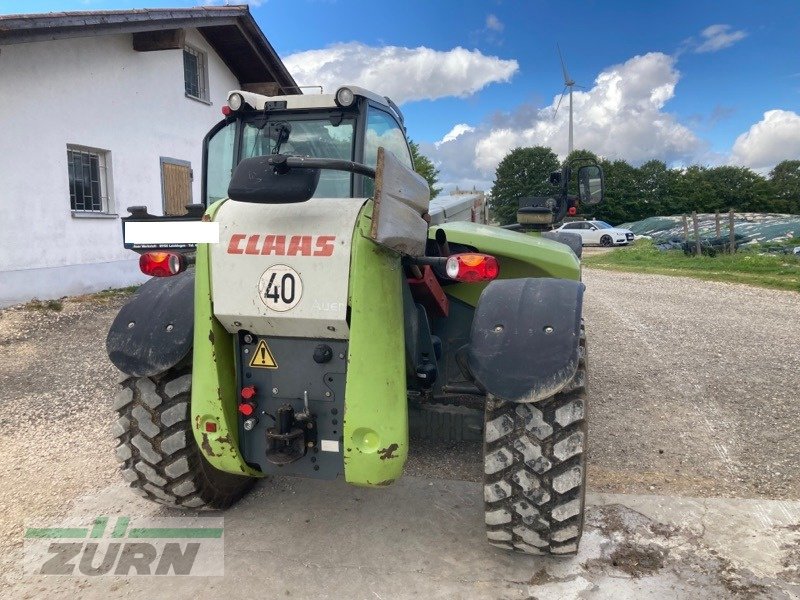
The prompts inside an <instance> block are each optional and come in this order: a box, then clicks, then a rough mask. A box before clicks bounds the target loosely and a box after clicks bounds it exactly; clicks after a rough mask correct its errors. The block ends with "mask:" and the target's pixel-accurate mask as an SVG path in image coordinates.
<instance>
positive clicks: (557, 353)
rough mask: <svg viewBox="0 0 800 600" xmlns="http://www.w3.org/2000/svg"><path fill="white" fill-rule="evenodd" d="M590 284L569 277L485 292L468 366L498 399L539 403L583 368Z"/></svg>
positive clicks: (496, 284)
mask: <svg viewBox="0 0 800 600" xmlns="http://www.w3.org/2000/svg"><path fill="white" fill-rule="evenodd" d="M583 290H584V285H583V284H582V283H580V282H578V281H570V280H566V279H551V278H538V279H506V280H498V281H493V282H492V283H490V284H489V285H488V286H487V287H486V289H485V290H484V291H483V293H482V294H481V297H480V300H479V301H478V307H477V308H476V310H475V319H474V320H473V322H472V332H471V335H470V346H469V353H468V357H467V364H468V367H469V370H470V373H471V374H472V376H473V377H474V378H475V382H476V383H477V384H478V385H479V386H480V387H481V388H483V389H484V390H485V391H486V392H488V393H489V394H491V395H492V396H494V397H496V398H500V399H502V400H508V401H511V402H538V401H540V400H544V399H545V398H548V397H550V396H552V395H553V394H556V393H558V392H559V391H560V390H561V389H562V388H563V387H564V386H565V385H566V384H567V383H569V381H570V380H571V379H572V378H573V376H574V375H575V372H576V371H577V369H578V358H579V356H578V353H579V341H580V327H581V311H582V308H583Z"/></svg>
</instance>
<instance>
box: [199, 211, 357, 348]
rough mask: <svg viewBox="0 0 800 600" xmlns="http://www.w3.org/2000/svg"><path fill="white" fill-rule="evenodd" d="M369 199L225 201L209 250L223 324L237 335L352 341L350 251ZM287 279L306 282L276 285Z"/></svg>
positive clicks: (216, 309)
mask: <svg viewBox="0 0 800 600" xmlns="http://www.w3.org/2000/svg"><path fill="white" fill-rule="evenodd" d="M364 202H366V200H365V199H363V198H312V199H311V200H308V201H307V202H300V203H297V204H255V203H249V202H235V201H233V200H228V201H227V202H225V203H224V204H223V205H222V206H221V207H220V209H219V211H218V212H217V216H216V218H215V221H216V222H218V223H219V224H220V242H219V244H214V245H212V246H211V252H210V257H211V293H212V298H213V301H214V314H215V316H216V317H217V319H219V321H220V322H221V323H222V324H223V325H224V326H225V328H226V329H227V330H228V331H230V332H231V333H235V332H237V331H239V330H240V329H245V330H247V331H250V332H252V333H255V334H258V335H272V336H290V337H310V338H328V339H347V338H348V336H349V330H348V327H347V321H346V316H347V293H348V286H349V282H350V250H351V248H352V241H353V235H354V229H355V225H356V221H357V219H358V213H359V211H360V210H361V207H362V206H363V204H364ZM287 274H288V276H289V277H290V278H294V277H298V278H299V279H300V281H299V282H296V281H295V282H292V283H293V286H292V288H291V289H290V288H289V286H288V285H287V286H286V289H285V290H284V289H282V288H277V287H276V286H279V285H280V284H281V278H282V277H283V276H285V275H287ZM273 275H276V276H275V277H273ZM276 290H279V291H276ZM298 290H301V294H300V295H299V297H298V296H295V295H296V294H298ZM283 292H285V294H284V296H288V297H281V294H282V293H283ZM266 294H270V296H269V297H267V296H266ZM287 307H289V308H287Z"/></svg>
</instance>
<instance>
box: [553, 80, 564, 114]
mask: <svg viewBox="0 0 800 600" xmlns="http://www.w3.org/2000/svg"><path fill="white" fill-rule="evenodd" d="M566 91H567V88H566V86H564V89H563V91H562V92H561V98H559V99H558V104H556V112H554V113H553V119H554V120H555V118H556V115H557V114H558V109H559V108H560V107H561V101H562V100H563V99H564V94H565V93H566Z"/></svg>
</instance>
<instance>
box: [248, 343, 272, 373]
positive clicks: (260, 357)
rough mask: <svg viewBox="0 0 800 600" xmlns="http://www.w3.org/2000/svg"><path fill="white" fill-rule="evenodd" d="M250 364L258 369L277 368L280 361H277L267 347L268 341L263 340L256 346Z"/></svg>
mask: <svg viewBox="0 0 800 600" xmlns="http://www.w3.org/2000/svg"><path fill="white" fill-rule="evenodd" d="M250 366H251V367H255V368H257V369H277V368H278V363H276V362H275V357H274V356H272V352H270V351H269V348H268V347H267V342H265V341H264V340H261V341H260V342H258V346H256V351H255V352H253V358H251V359H250Z"/></svg>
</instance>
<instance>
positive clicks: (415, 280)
mask: <svg viewBox="0 0 800 600" xmlns="http://www.w3.org/2000/svg"><path fill="white" fill-rule="evenodd" d="M223 113H224V114H225V118H224V119H223V120H222V121H221V122H220V123H218V124H217V125H216V126H215V127H214V128H213V129H212V130H211V131H210V132H209V134H208V135H207V136H206V138H205V140H204V143H203V182H202V189H203V204H201V205H190V206H188V207H187V209H188V213H187V214H186V215H184V216H180V217H161V216H154V215H150V214H149V213H148V212H147V210H146V209H145V208H143V207H131V208H130V209H129V210H130V212H131V215H130V216H129V217H126V218H125V219H123V228H124V237H125V244H126V247H128V248H130V249H133V250H135V251H137V252H139V253H140V266H141V269H142V271H143V272H145V273H146V274H149V275H153V278H152V279H150V280H148V281H147V282H146V283H145V284H144V285H143V286H141V288H140V289H139V290H138V292H137V293H136V294H135V295H134V296H133V297H132V298H131V300H130V301H129V302H128V303H127V304H126V305H125V306H124V307H123V308H122V309H121V310H120V312H119V315H118V316H117V317H116V319H115V321H114V323H113V325H112V327H111V330H110V331H109V334H108V338H107V350H108V354H109V357H110V359H111V361H112V362H113V363H114V365H116V367H117V368H119V369H120V370H121V371H122V372H123V373H124V379H123V381H122V382H121V388H120V390H119V393H118V394H117V396H116V398H115V400H114V403H113V409H114V410H115V411H116V412H117V415H118V418H117V420H116V423H115V425H114V435H115V436H116V437H117V438H118V446H117V448H116V455H117V458H118V459H119V460H120V461H121V463H122V476H123V478H124V479H125V480H126V481H127V482H129V484H130V487H131V489H132V490H133V491H134V492H136V493H138V494H140V495H141V496H144V497H146V498H148V499H150V500H153V501H156V502H160V503H162V504H165V505H167V506H173V507H179V508H191V509H202V508H211V509H224V508H226V507H228V506H230V505H231V504H233V503H234V502H236V501H237V500H238V499H239V498H240V497H241V496H242V495H243V494H245V493H246V492H247V490H248V489H249V488H250V487H251V486H252V485H253V483H254V482H255V481H256V480H257V479H258V478H261V477H264V476H268V475H289V476H301V477H315V478H320V479H333V478H337V477H343V478H344V479H345V480H346V481H347V482H349V483H351V484H354V485H359V486H373V487H376V486H377V487H381V486H388V485H391V484H392V483H393V482H395V481H396V480H397V479H398V478H399V477H400V476H401V475H402V472H403V466H404V463H405V461H406V456H407V453H408V446H409V441H408V439H409V435H408V406H409V401H410V400H413V402H415V403H421V404H433V403H442V404H449V405H462V406H472V407H475V406H480V407H481V409H482V410H483V411H484V412H485V421H484V427H483V438H484V471H485V476H484V486H483V493H484V500H485V520H486V535H487V537H488V541H489V543H491V544H492V545H494V546H497V547H500V548H504V549H507V550H516V551H520V552H524V553H529V554H559V555H564V554H573V553H575V552H577V549H578V543H579V540H580V537H581V532H582V528H583V510H584V490H585V481H586V468H585V450H586V419H585V417H586V371H587V363H586V360H587V355H586V336H585V333H584V327H583V321H582V304H583V291H584V286H583V284H582V283H581V269H580V262H579V259H578V257H577V256H576V254H575V252H574V251H573V250H571V249H570V247H568V246H567V245H564V244H562V243H559V242H557V241H553V240H550V239H546V238H545V237H542V236H540V235H525V234H524V233H519V232H515V231H509V230H506V229H502V228H499V227H492V226H487V225H483V224H478V223H473V222H466V221H460V222H445V223H440V224H438V225H435V226H430V225H429V220H430V219H429V218H428V215H427V211H428V204H429V188H428V185H427V183H426V181H425V180H424V179H423V178H422V177H420V176H419V175H417V174H416V173H415V172H414V171H413V164H412V158H411V154H410V152H409V146H408V141H407V139H406V134H405V127H404V124H403V116H402V114H401V112H400V110H399V108H398V107H397V106H396V105H395V104H394V103H393V102H392V101H391V100H389V99H388V98H386V97H383V96H380V95H378V94H375V93H372V92H370V91H367V90H364V89H361V88H358V87H355V86H345V87H342V88H339V89H338V90H337V91H336V93H335V94H321V95H296V96H278V97H267V96H262V95H258V94H254V93H250V92H245V91H234V92H231V93H230V94H229V96H228V99H227V104H226V106H225V107H224V108H223ZM575 175H576V176H577V182H578V189H579V197H580V199H581V201H582V202H584V203H594V202H597V201H599V200H600V199H601V198H602V193H603V177H602V171H601V170H600V169H599V167H597V166H596V165H584V166H581V167H580V168H578V169H577V170H576V172H575ZM571 176H572V169H571V168H570V166H569V165H568V166H565V167H564V169H563V170H562V172H561V173H560V174H557V175H554V176H553V177H554V178H553V181H554V182H555V183H558V187H559V192H558V193H557V194H556V196H555V198H554V201H553V203H552V206H550V207H548V209H547V210H548V211H549V213H548V215H549V216H548V215H545V217H546V218H545V219H544V220H549V221H551V222H553V221H557V220H560V219H562V218H563V217H564V214H565V212H566V210H567V205H568V204H570V203H571V205H572V206H574V205H575V201H576V198H575V197H570V196H568V194H567V187H568V183H569V181H570V180H571ZM540 212H541V213H544V212H547V211H540ZM542 218H543V217H541V216H540V217H539V220H540V221H541V220H542ZM142 232H149V233H146V234H145V233H142ZM148 236H149V237H148ZM192 236H194V237H192ZM209 236H210V237H209Z"/></svg>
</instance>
